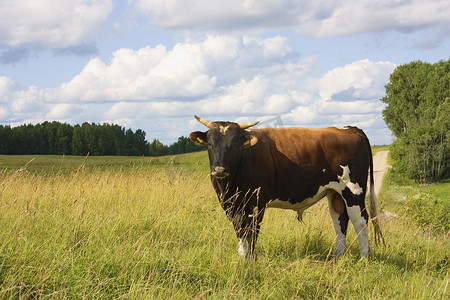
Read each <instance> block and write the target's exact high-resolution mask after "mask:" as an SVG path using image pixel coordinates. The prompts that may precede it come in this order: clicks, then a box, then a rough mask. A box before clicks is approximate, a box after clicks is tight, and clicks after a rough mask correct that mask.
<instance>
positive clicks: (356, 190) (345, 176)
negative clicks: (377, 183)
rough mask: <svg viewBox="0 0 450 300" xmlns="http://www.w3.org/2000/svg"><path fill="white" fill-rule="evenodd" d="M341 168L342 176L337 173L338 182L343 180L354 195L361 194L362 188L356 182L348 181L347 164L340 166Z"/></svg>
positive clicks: (348, 170) (348, 169)
mask: <svg viewBox="0 0 450 300" xmlns="http://www.w3.org/2000/svg"><path fill="white" fill-rule="evenodd" d="M340 167H341V168H342V170H343V173H342V176H339V175H338V179H339V181H340V182H343V183H344V184H345V185H346V186H347V187H348V188H349V189H350V191H351V192H352V193H353V194H354V195H361V194H362V192H363V189H362V188H361V187H360V186H359V184H358V183H353V182H351V181H350V168H349V167H348V166H340Z"/></svg>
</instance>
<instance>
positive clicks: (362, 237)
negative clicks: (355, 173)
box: [344, 189, 369, 257]
mask: <svg viewBox="0 0 450 300" xmlns="http://www.w3.org/2000/svg"><path fill="white" fill-rule="evenodd" d="M364 194H365V193H361V194H360V195H354V194H352V192H350V191H349V190H347V189H346V190H344V198H345V199H346V200H347V201H345V202H347V203H346V208H347V213H348V216H349V217H350V220H351V221H352V224H353V228H355V231H356V233H357V234H358V239H359V251H360V253H361V257H367V256H368V255H369V228H368V226H367V224H368V222H369V215H368V214H367V210H366V206H365V203H364Z"/></svg>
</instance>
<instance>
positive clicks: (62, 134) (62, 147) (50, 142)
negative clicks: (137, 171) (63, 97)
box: [0, 122, 206, 156]
mask: <svg viewBox="0 0 450 300" xmlns="http://www.w3.org/2000/svg"><path fill="white" fill-rule="evenodd" d="M203 149H206V148H205V147H204V146H199V145H197V144H195V143H193V142H192V141H191V140H190V139H189V138H187V137H183V136H181V137H180V138H178V141H177V142H175V143H173V144H171V145H170V146H167V145H163V144H162V143H161V142H160V141H159V140H157V139H154V140H153V141H152V142H151V143H150V142H148V141H147V140H146V137H145V131H143V130H141V129H138V130H136V131H135V132H133V130H131V129H127V130H125V128H123V127H121V126H119V125H111V124H106V123H105V124H94V123H87V122H86V123H83V124H82V125H75V126H72V125H69V124H66V123H59V122H43V123H42V124H36V125H31V124H29V125H21V126H17V127H11V126H8V125H7V126H4V125H0V154H10V155H13V154H19V155H20V154H48V155H50V154H52V155H62V154H65V155H87V154H88V153H89V154H90V155H129V156H141V155H145V156H161V155H168V154H180V153H188V152H195V151H200V150H203Z"/></svg>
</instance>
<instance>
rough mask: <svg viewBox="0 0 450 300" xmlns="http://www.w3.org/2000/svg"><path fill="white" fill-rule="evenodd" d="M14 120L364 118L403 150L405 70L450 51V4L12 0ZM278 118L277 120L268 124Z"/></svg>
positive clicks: (8, 17) (165, 137) (2, 98)
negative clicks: (398, 114) (400, 122)
mask: <svg viewBox="0 0 450 300" xmlns="http://www.w3.org/2000/svg"><path fill="white" fill-rule="evenodd" d="M0 4H1V6H2V10H0V124H9V125H13V126H16V125H20V124H23V123H38V122H43V121H45V120H48V121H52V120H56V121H61V122H67V123H70V124H81V123H83V122H86V121H87V122H95V123H103V122H109V123H116V124H119V125H122V126H124V127H126V128H129V127H131V128H132V129H134V130H136V129H138V128H141V129H143V130H145V131H146V133H147V139H148V140H152V139H154V138H158V139H159V140H161V141H162V142H164V143H166V144H168V143H171V142H174V141H176V139H177V138H178V137H179V136H182V135H184V136H187V135H188V134H189V132H190V131H192V130H200V129H202V125H200V124H198V122H196V121H195V120H194V118H193V114H197V115H200V116H202V117H204V118H208V119H211V120H230V121H254V120H260V121H262V123H265V126H267V125H271V123H270V122H264V121H268V120H273V118H276V120H281V121H282V124H283V125H284V126H302V127H326V126H338V127H340V126H345V125H356V126H358V127H360V128H362V129H363V130H364V131H366V133H367V134H368V136H369V139H370V140H371V143H372V144H389V143H390V142H391V141H392V135H391V132H390V131H389V130H388V129H387V128H386V125H385V123H384V122H383V120H382V117H381V112H382V110H383V107H384V106H383V103H382V102H381V101H379V99H380V98H382V97H383V96H384V86H385V85H386V84H387V83H388V81H389V74H390V73H391V72H392V71H393V70H394V69H395V67H396V66H398V65H399V64H404V63H409V62H411V61H414V60H422V61H427V62H431V63H435V62H437V61H439V60H448V59H449V58H450V29H449V28H450V2H449V1H448V0H445V1H444V0H426V1H425V0H420V1H419V0H383V1H374V0H371V1H368V0H362V1H357V2H356V1H350V0H338V1H331V0H317V1H304V0H297V1H293V0H258V1H256V0H244V1H242V0H241V1H237V0H227V1H221V0H220V1H219V0H208V1H207V0H190V1H186V0H134V1H133V0H128V1H112V0H59V1H52V0H34V1H28V0H0ZM263 126H264V125H263Z"/></svg>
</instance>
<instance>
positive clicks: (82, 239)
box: [0, 152, 450, 299]
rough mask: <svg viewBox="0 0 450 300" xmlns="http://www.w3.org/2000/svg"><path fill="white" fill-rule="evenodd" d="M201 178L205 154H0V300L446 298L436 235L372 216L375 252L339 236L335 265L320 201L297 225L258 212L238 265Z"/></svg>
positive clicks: (443, 245) (449, 291)
mask: <svg viewBox="0 0 450 300" xmlns="http://www.w3.org/2000/svg"><path fill="white" fill-rule="evenodd" d="M33 158H35V159H34V160H33V161H31V160H32V159H33ZM30 161H31V162H30ZM27 163H28V165H27V166H26V167H24V166H25V165H26V164H27ZM207 174H208V161H207V154H206V153H205V152H200V153H193V154H188V155H181V156H176V157H173V156H168V157H161V158H146V157H145V158H142V157H134V158H129V157H89V158H83V157H64V158H63V157H48V156H44V157H41V156H36V157H35V156H20V157H9V156H8V157H5V156H0V228H1V230H0V240H1V242H0V298H2V299H8V298H10V299H17V298H53V297H54V298H75V299H79V298H89V299H93V298H95V299H109V298H115V299H116V298H119V299H123V298H127V299H166V298H169V299H186V298H188V299H191V298H197V299H202V298H207V299H292V298H296V299H340V298H342V299H448V298H449V296H450V287H449V256H450V247H449V239H448V235H446V234H444V233H442V232H435V231H433V230H432V229H431V228H429V227H424V228H421V227H418V226H412V223H411V221H410V220H409V219H407V218H403V217H398V218H389V219H383V221H382V226H383V227H382V228H383V231H384V235H385V238H386V242H387V247H386V248H384V247H382V246H375V245H374V244H373V243H372V240H371V247H372V255H371V258H370V259H369V260H360V258H359V249H358V242H357V238H356V234H355V233H354V231H353V229H350V230H349V236H348V244H349V246H350V247H349V251H348V253H347V254H346V255H345V256H344V257H343V258H341V259H339V260H337V261H336V260H333V259H332V258H331V256H330V254H331V253H333V251H334V245H333V242H334V230H333V226H332V222H331V218H330V217H329V214H328V208H327V205H326V203H325V201H323V202H320V203H319V204H318V205H316V206H314V207H313V208H311V209H310V210H308V211H307V212H306V213H305V215H304V223H301V222H298V221H297V220H296V214H295V213H294V212H293V211H284V210H275V209H270V210H268V212H267V213H266V217H265V219H264V222H263V223H264V224H263V226H262V232H261V235H260V239H259V241H258V246H257V254H258V260H257V261H256V262H254V261H245V260H242V259H239V258H238V255H237V251H236V250H237V245H236V244H237V241H236V238H235V235H234V231H233V229H232V226H231V224H230V222H229V221H228V220H227V218H226V217H225V214H224V212H223V211H222V209H221V208H220V206H219V204H218V201H217V198H216V195H215V193H214V192H213V190H212V187H211V184H210V181H209V178H208V176H207ZM370 229H372V228H371V227H370Z"/></svg>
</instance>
